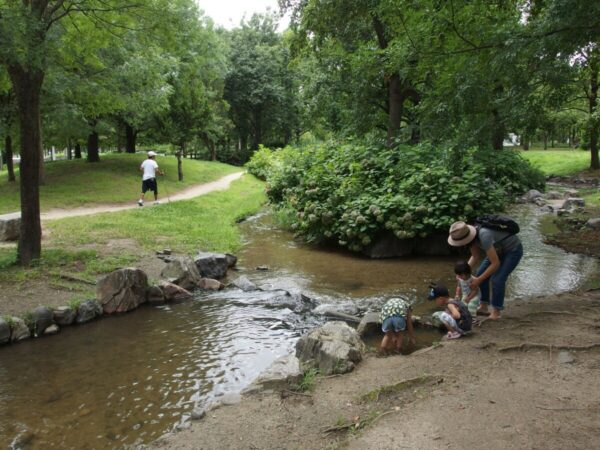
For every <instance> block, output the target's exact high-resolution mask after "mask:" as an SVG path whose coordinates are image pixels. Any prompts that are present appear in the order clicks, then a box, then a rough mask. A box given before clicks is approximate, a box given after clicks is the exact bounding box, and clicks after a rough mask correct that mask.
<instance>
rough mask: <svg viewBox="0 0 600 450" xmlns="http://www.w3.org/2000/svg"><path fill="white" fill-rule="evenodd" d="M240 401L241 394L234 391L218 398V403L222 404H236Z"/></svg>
mask: <svg viewBox="0 0 600 450" xmlns="http://www.w3.org/2000/svg"><path fill="white" fill-rule="evenodd" d="M241 401H242V396H241V395H240V394H236V393H229V394H225V395H223V396H222V397H221V398H219V404H220V405H223V406H233V405H237V404H238V403H239V402H241Z"/></svg>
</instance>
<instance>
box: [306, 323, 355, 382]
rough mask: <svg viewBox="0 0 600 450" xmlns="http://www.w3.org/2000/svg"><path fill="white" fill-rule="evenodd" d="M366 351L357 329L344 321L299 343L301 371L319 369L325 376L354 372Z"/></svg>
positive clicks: (326, 326)
mask: <svg viewBox="0 0 600 450" xmlns="http://www.w3.org/2000/svg"><path fill="white" fill-rule="evenodd" d="M365 350H366V348H365V344H364V343H363V342H362V341H361V339H360V336H359V335H358V333H357V332H356V330H354V329H353V328H351V327H350V326H348V325H347V324H346V323H344V322H328V323H326V324H325V325H323V326H322V327H319V328H316V329H314V330H312V331H311V332H310V333H308V334H307V335H305V336H302V337H301V338H300V339H299V340H298V342H296V357H297V358H298V359H299V360H300V368H301V370H302V371H305V370H307V369H309V368H317V369H319V371H320V372H321V373H322V374H324V375H331V374H336V373H346V372H350V371H352V370H353V369H354V366H355V364H356V363H358V362H359V361H361V360H362V355H363V353H364V352H365Z"/></svg>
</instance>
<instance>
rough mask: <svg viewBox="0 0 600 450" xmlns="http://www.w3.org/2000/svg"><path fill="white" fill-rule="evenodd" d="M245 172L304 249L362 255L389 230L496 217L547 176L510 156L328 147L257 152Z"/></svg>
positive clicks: (400, 232)
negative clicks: (312, 245)
mask: <svg viewBox="0 0 600 450" xmlns="http://www.w3.org/2000/svg"><path fill="white" fill-rule="evenodd" d="M247 167H248V170H249V171H250V172H251V173H254V174H255V175H257V176H258V177H259V178H263V179H266V181H267V195H268V197H269V199H270V201H271V203H272V204H273V205H274V206H275V208H277V209H278V210H279V213H280V214H279V216H280V217H281V216H282V214H281V212H282V211H284V212H287V213H288V214H284V216H286V217H287V218H288V220H286V222H287V223H288V224H289V225H290V226H291V228H292V229H293V230H294V231H296V232H297V233H298V234H300V235H302V236H304V237H305V238H306V239H307V240H308V241H309V242H320V241H324V240H329V241H332V240H335V241H336V242H337V243H338V244H339V245H341V246H343V247H347V248H349V249H350V250H352V251H356V252H358V251H361V250H363V248H364V247H366V246H368V245H369V244H371V243H372V242H373V241H374V240H375V239H376V238H377V237H378V236H380V235H382V234H383V233H385V232H386V231H389V232H392V233H394V234H395V235H396V236H397V237H398V238H399V239H409V238H413V237H416V236H419V237H427V236H428V235H430V234H432V233H435V232H437V231H440V230H443V231H446V230H447V229H448V227H449V226H450V224H451V223H452V222H454V221H455V220H466V221H469V220H472V219H473V218H474V217H476V216H477V215H481V214H486V213H496V212H499V211H501V210H503V209H504V207H505V206H506V205H507V204H508V203H509V202H511V201H512V200H513V199H514V197H515V196H516V195H518V194H521V193H523V192H524V191H526V190H528V189H531V188H536V189H542V188H543V185H544V177H543V175H542V173H541V172H539V171H537V170H536V169H534V168H532V167H531V166H530V165H529V163H528V162H527V161H525V160H524V159H523V158H521V157H520V156H519V155H518V153H516V152H515V151H512V150H505V151H500V152H498V151H487V150H478V149H468V150H457V149H448V148H442V147H436V146H433V145H426V144H422V145H419V146H408V145H400V146H397V147H394V148H388V147H386V146H384V145H381V144H378V143H375V142H352V141H350V142H345V143H339V142H326V143H321V144H318V145H311V146H306V147H300V148H292V147H287V148H285V149H281V150H276V151H271V150H269V149H266V148H262V149H260V150H259V151H258V152H257V153H256V154H255V156H254V157H253V158H252V160H251V161H250V163H249V164H248V165H247Z"/></svg>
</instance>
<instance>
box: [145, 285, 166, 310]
mask: <svg viewBox="0 0 600 450" xmlns="http://www.w3.org/2000/svg"><path fill="white" fill-rule="evenodd" d="M146 299H147V300H148V303H150V304H152V305H157V304H161V303H164V302H165V294H164V293H163V290H162V289H161V288H160V287H159V286H150V287H149V288H148V290H147V291H146Z"/></svg>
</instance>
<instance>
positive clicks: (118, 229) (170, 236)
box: [46, 175, 265, 253]
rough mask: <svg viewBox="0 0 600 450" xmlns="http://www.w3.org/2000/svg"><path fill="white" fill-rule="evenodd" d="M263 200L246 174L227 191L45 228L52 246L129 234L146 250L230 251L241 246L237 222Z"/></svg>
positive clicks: (102, 241) (100, 241)
mask: <svg viewBox="0 0 600 450" xmlns="http://www.w3.org/2000/svg"><path fill="white" fill-rule="evenodd" d="M264 202H265V194H264V183H262V182H261V181H259V180H257V179H256V178H254V177H253V176H251V175H245V176H244V177H242V178H241V179H239V180H237V181H235V182H233V183H232V185H231V187H230V188H229V189H228V190H226V191H219V192H212V193H210V194H207V195H204V196H201V197H198V198H195V199H193V200H187V201H178V202H173V203H166V204H162V205H159V206H149V207H145V208H139V209H133V210H129V211H124V212H120V213H105V214H97V215H94V216H83V217H72V218H67V219H61V220H55V221H51V222H48V224H47V225H46V227H47V229H48V230H49V231H50V235H51V237H52V245H54V246H59V245H60V246H66V247H67V248H73V247H75V248H76V247H78V246H81V245H86V244H97V245H103V244H105V243H106V242H108V241H109V240H111V239H124V238H127V239H133V240H135V241H136V242H137V243H138V244H139V245H140V246H141V247H143V248H144V249H156V248H157V247H160V248H162V247H165V246H168V247H170V248H171V249H172V250H173V251H174V252H181V253H184V252H185V253H193V252H196V251H197V250H199V249H202V250H207V251H221V252H232V251H235V250H236V249H238V248H239V247H240V245H241V242H240V235H239V231H238V228H237V227H236V226H235V224H236V221H237V220H239V219H240V218H243V217H246V216H248V215H250V214H253V213H254V212H256V211H257V210H258V209H259V208H260V207H261V206H262V205H263V204H264Z"/></svg>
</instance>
